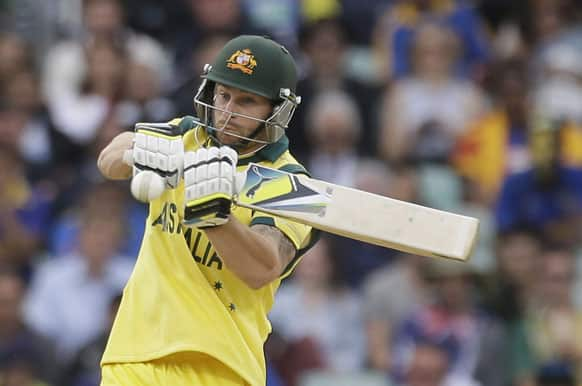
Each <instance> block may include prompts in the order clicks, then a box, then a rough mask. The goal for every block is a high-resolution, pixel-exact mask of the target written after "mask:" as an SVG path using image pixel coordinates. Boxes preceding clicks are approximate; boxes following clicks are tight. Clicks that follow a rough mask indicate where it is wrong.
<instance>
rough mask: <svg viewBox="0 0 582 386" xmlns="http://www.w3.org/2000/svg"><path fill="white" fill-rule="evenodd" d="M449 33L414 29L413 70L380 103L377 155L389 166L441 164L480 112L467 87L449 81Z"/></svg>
mask: <svg viewBox="0 0 582 386" xmlns="http://www.w3.org/2000/svg"><path fill="white" fill-rule="evenodd" d="M457 44H458V42H457V38H456V37H455V35H454V34H453V33H452V31H451V30H450V29H448V28H446V27H443V26H440V25H438V24H435V23H426V24H423V25H421V26H419V27H417V32H416V34H415V38H414V42H413V51H412V63H413V71H412V72H411V74H410V75H409V76H407V77H404V78H402V79H400V80H399V81H397V82H396V83H395V84H394V85H393V87H392V88H391V90H390V91H389V92H388V93H387V94H386V96H385V98H384V104H383V108H382V113H381V118H380V119H381V133H380V138H381V140H380V152H381V155H382V156H383V158H385V159H387V160H390V161H392V162H400V161H403V160H406V159H414V160H417V161H425V162H426V161H430V162H435V161H441V162H442V161H445V162H446V161H447V160H448V158H449V156H450V153H451V151H452V147H453V143H454V141H455V140H456V138H457V137H458V136H460V135H461V134H463V133H464V132H465V131H466V130H467V126H468V124H469V122H470V121H471V120H473V119H475V118H477V117H478V116H479V115H480V114H481V113H482V111H483V109H484V107H485V106H484V105H485V102H484V97H483V95H482V93H481V91H480V89H478V88H477V87H476V86H475V85H474V84H473V83H471V82H469V81H466V80H460V79H457V78H455V77H454V75H453V69H454V66H453V65H454V61H455V57H456V56H457V55H458V47H457Z"/></svg>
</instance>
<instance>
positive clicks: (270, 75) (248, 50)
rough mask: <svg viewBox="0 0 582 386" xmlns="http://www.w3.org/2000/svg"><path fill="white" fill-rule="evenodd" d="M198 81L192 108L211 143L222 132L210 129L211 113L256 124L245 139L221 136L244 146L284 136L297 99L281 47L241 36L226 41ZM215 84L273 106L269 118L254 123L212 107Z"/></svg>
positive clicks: (292, 68)
mask: <svg viewBox="0 0 582 386" xmlns="http://www.w3.org/2000/svg"><path fill="white" fill-rule="evenodd" d="M202 78H203V81H202V84H201V85H200V88H199V89H198V92H197V93H196V96H195V97H194V105H195V108H196V112H197V114H198V118H199V119H200V121H201V123H202V125H203V126H205V128H206V130H207V132H208V133H209V135H210V136H212V137H213V138H214V139H215V140H216V136H215V135H214V134H215V133H216V132H217V131H224V128H217V127H214V123H213V122H212V111H213V110H218V111H223V112H227V113H229V114H231V117H232V116H240V117H244V118H248V119H252V120H255V121H257V122H258V123H259V126H258V127H257V130H255V131H254V133H252V134H251V135H250V136H249V137H243V136H240V135H238V134H235V133H230V132H228V131H224V132H225V133H227V134H229V135H232V136H235V137H238V138H240V139H242V140H243V143H244V144H247V143H248V142H255V143H261V144H269V143H273V142H277V141H278V140H279V139H280V138H281V137H282V136H283V134H285V129H287V125H288V124H289V121H290V120H291V117H292V116H293V113H294V112H295V109H296V107H297V105H298V104H299V103H300V102H301V97H299V96H296V95H295V88H296V85H297V67H296V66H295V61H294V60H293V58H292V56H291V54H290V53H289V51H287V49H286V48H285V47H283V46H282V45H280V44H278V43H276V42H275V41H273V40H271V39H268V38H266V37H263V36H254V35H242V36H239V37H236V38H234V39H232V40H230V41H229V42H228V43H227V44H226V45H225V46H224V48H223V49H222V50H221V51H220V52H219V54H218V56H217V57H216V59H215V61H214V63H213V64H212V65H209V64H207V65H206V66H204V72H203V74H202ZM217 83H218V84H223V85H225V86H229V87H235V88H237V89H240V90H243V91H246V92H250V93H253V94H257V95H260V96H263V97H265V98H267V99H269V100H270V101H271V102H272V103H273V110H272V113H271V115H270V116H269V117H268V118H266V119H258V118H255V117H249V116H246V115H244V114H239V113H233V112H231V111H225V110H222V109H220V108H218V107H215V106H214V105H213V97H214V86H215V85H216V84H217Z"/></svg>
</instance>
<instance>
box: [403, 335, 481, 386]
mask: <svg viewBox="0 0 582 386" xmlns="http://www.w3.org/2000/svg"><path fill="white" fill-rule="evenodd" d="M451 361H452V358H451V356H450V353H449V352H448V350H447V348H446V342H430V341H426V342H420V343H418V344H417V345H416V346H415V347H414V352H413V353H412V358H411V360H410V363H409V364H408V367H407V369H406V371H405V375H404V382H403V383H402V384H401V386H476V385H477V383H476V382H474V381H472V380H467V379H462V378H461V379H459V378H456V377H455V376H454V375H450V374H449V368H450V366H451Z"/></svg>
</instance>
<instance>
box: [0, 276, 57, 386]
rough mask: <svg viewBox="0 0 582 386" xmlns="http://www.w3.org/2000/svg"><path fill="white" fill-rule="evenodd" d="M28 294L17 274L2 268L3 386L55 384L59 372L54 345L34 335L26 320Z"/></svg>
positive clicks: (0, 378)
mask: <svg viewBox="0 0 582 386" xmlns="http://www.w3.org/2000/svg"><path fill="white" fill-rule="evenodd" d="M25 290H26V288H25V283H24V281H23V280H22V278H21V277H20V275H19V274H18V273H17V272H16V271H14V270H12V269H10V268H0V384H2V385H14V386H26V385H29V384H30V385H32V384H35V385H36V384H38V382H40V380H42V381H45V382H48V383H52V382H53V381H54V380H55V379H56V376H57V373H58V370H59V369H58V368H57V364H58V362H57V360H56V357H55V355H54V354H55V352H54V344H53V343H52V342H51V341H49V340H48V339H46V338H45V337H43V336H40V335H38V334H37V333H35V332H33V331H32V330H31V329H30V328H29V327H28V325H27V323H26V322H25V321H24V319H23V316H22V302H23V298H24V296H25ZM17 380H18V382H17ZM24 380H27V382H24Z"/></svg>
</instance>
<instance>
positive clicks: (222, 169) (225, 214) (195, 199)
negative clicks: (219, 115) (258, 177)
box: [184, 146, 245, 228]
mask: <svg viewBox="0 0 582 386" xmlns="http://www.w3.org/2000/svg"><path fill="white" fill-rule="evenodd" d="M237 160H238V154H237V153H236V151H234V150H233V149H231V148H229V147H227V146H222V147H220V148H218V147H210V148H202V149H199V150H197V151H195V152H192V151H190V152H186V153H185V154H184V194H185V203H186V208H185V212H184V224H186V225H188V226H192V227H196V228H209V227H215V226H219V225H223V224H226V223H227V222H228V218H229V215H230V207H231V204H232V198H233V196H234V195H235V194H236V193H238V191H240V189H241V188H242V184H243V183H244V178H245V174H244V173H237V171H236V164H237Z"/></svg>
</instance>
